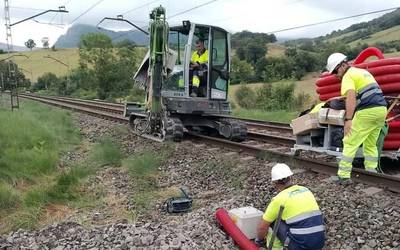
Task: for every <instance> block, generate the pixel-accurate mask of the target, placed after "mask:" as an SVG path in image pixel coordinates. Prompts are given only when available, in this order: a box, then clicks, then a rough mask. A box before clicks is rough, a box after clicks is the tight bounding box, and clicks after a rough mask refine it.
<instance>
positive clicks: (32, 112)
mask: <svg viewBox="0 0 400 250" xmlns="http://www.w3.org/2000/svg"><path fill="white" fill-rule="evenodd" d="M0 120H1V122H0V148H1V149H2V150H1V151H0V181H7V182H9V183H13V182H16V181H18V180H19V179H26V180H31V179H32V178H33V177H35V176H40V175H43V174H47V173H49V172H51V171H54V169H55V167H56V163H57V161H58V158H59V154H60V153H61V152H63V151H65V150H67V149H69V148H71V146H73V145H76V144H77V143H78V142H79V140H80V139H79V133H78V131H77V130H76V128H75V127H74V125H73V123H72V120H71V119H70V115H69V113H68V112H66V111H63V110H58V109H53V108H49V107H47V106H44V105H41V104H38V103H34V102H31V101H26V102H25V101H24V102H23V103H22V104H21V108H20V109H19V110H18V111H16V112H10V111H9V110H8V107H7V109H5V108H0Z"/></svg>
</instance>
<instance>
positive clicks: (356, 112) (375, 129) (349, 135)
mask: <svg viewBox="0 0 400 250" xmlns="http://www.w3.org/2000/svg"><path fill="white" fill-rule="evenodd" d="M326 69H327V70H328V71H329V73H332V74H335V75H336V76H337V77H338V78H340V79H341V90H340V92H341V95H342V96H343V97H345V99H346V117H345V122H344V138H343V152H342V158H341V160H340V162H339V169H338V177H339V180H338V182H339V184H344V185H346V184H350V183H351V179H350V177H351V169H352V163H353V159H354V156H355V155H356V153H357V150H358V148H359V147H360V146H361V144H362V145H363V153H364V166H365V169H366V170H367V171H370V172H374V173H376V172H377V168H378V161H379V157H378V148H377V145H376V143H377V140H378V137H379V134H380V131H381V129H382V127H383V126H384V123H385V119H386V115H387V108H386V106H387V103H386V101H385V98H384V97H383V93H382V90H381V88H380V87H379V85H378V83H377V82H376V80H375V78H374V77H373V76H372V75H371V73H369V72H368V71H367V70H365V69H359V68H355V67H350V66H349V64H348V63H347V57H346V56H345V55H343V54H342V53H333V54H332V55H330V56H329V57H328V60H327V65H326Z"/></svg>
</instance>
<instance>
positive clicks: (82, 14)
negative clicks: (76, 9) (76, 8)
mask: <svg viewBox="0 0 400 250" xmlns="http://www.w3.org/2000/svg"><path fill="white" fill-rule="evenodd" d="M103 1H104V0H99V1H97V2H96V3H95V4H93V5H92V6H90V7H89V8H88V9H87V10H85V11H84V12H82V13H81V14H80V15H79V16H77V17H75V18H74V20H72V21H71V23H70V24H73V23H74V22H76V21H77V20H78V19H79V18H81V17H82V16H84V15H86V14H87V13H88V12H89V11H91V10H92V9H94V8H95V7H96V6H97V5H99V4H100V3H101V2H103Z"/></svg>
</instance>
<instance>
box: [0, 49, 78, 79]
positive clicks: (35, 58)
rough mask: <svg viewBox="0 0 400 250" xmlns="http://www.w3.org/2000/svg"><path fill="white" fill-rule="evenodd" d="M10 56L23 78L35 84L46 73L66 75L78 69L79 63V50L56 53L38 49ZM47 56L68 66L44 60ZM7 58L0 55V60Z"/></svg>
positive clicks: (52, 60) (4, 55) (51, 60)
mask: <svg viewBox="0 0 400 250" xmlns="http://www.w3.org/2000/svg"><path fill="white" fill-rule="evenodd" d="M11 56H13V57H12V60H13V61H14V62H15V63H17V64H18V67H20V68H21V70H22V72H23V73H24V75H25V77H26V78H28V79H30V80H31V82H36V80H37V78H38V77H40V76H41V75H43V74H45V73H47V72H51V73H54V74H55V75H57V76H63V75H66V74H67V73H68V70H69V69H74V68H76V67H78V62H79V50H78V49H77V48H71V49H57V50H56V51H53V50H51V49H38V50H33V51H24V52H18V53H12V54H11ZM47 56H50V57H53V58H55V59H57V60H59V61H61V62H62V63H64V64H66V65H68V66H66V65H63V64H62V63H59V62H57V61H56V60H54V59H51V58H46V57H47ZM7 57H8V54H2V55H0V60H1V59H4V58H7ZM31 72H32V73H31Z"/></svg>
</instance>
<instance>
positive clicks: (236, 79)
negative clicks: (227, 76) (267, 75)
mask: <svg viewBox="0 0 400 250" xmlns="http://www.w3.org/2000/svg"><path fill="white" fill-rule="evenodd" d="M253 75H254V70H253V67H252V66H251V65H250V64H249V63H248V62H246V61H242V60H239V58H237V57H233V58H232V69H231V82H232V84H234V83H242V82H243V83H244V82H246V81H248V80H249V79H251V78H252V76H253Z"/></svg>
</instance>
